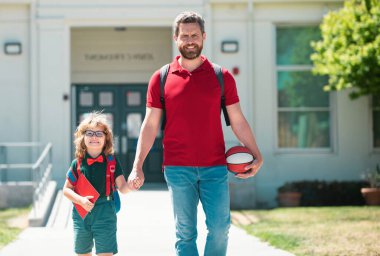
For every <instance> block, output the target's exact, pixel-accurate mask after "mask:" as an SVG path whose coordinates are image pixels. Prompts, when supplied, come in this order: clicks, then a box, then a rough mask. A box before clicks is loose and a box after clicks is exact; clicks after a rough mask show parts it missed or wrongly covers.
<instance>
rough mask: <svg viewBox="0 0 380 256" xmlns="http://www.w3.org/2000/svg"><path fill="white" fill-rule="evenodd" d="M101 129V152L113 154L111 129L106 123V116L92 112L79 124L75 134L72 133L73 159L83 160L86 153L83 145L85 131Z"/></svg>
mask: <svg viewBox="0 0 380 256" xmlns="http://www.w3.org/2000/svg"><path fill="white" fill-rule="evenodd" d="M95 127H101V128H103V129H104V136H105V141H104V147H103V152H104V154H105V155H111V154H113V153H114V148H113V134H112V130H111V127H110V125H109V123H108V121H107V118H106V116H105V115H104V114H103V113H101V112H97V111H95V112H92V113H90V114H89V115H88V116H86V117H85V119H84V120H83V121H82V122H80V124H79V125H78V127H77V129H76V131H75V133H74V144H75V157H76V158H83V157H84V155H85V153H86V145H85V143H84V136H85V132H86V130H89V129H91V128H95Z"/></svg>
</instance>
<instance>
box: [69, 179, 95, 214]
mask: <svg viewBox="0 0 380 256" xmlns="http://www.w3.org/2000/svg"><path fill="white" fill-rule="evenodd" d="M74 191H75V193H77V194H78V195H80V196H93V198H92V199H89V200H90V201H91V202H92V203H94V204H95V202H96V200H98V198H99V192H98V191H96V189H95V188H94V187H93V186H92V184H91V183H90V182H89V181H88V179H87V178H86V177H85V176H84V175H83V174H81V175H79V178H78V181H77V184H76V186H75V189H74ZM74 206H75V208H76V209H77V211H78V213H79V215H80V216H81V217H82V219H84V218H85V217H86V215H87V213H88V212H87V211H86V210H85V209H84V208H83V207H82V206H80V205H79V204H74Z"/></svg>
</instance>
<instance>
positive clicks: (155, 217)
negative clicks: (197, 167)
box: [0, 188, 292, 256]
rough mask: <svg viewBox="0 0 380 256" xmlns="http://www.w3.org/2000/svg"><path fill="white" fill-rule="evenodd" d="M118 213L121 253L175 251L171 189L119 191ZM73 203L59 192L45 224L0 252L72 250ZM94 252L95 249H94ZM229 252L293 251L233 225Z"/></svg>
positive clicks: (156, 255) (17, 255)
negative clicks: (248, 233)
mask: <svg viewBox="0 0 380 256" xmlns="http://www.w3.org/2000/svg"><path fill="white" fill-rule="evenodd" d="M121 200H122V208H121V211H120V212H119V213H118V244H119V254H118V255H128V256H171V255H173V256H174V255H175V252H174V248H173V247H174V243H175V235H174V221H173V217H172V210H171V202H170V197H169V193H168V191H167V190H165V189H162V188H161V189H160V190H142V191H138V192H133V193H129V194H127V195H121ZM71 205H72V204H71V202H69V201H68V200H67V199H66V198H65V197H63V196H62V193H61V192H59V193H58V196H57V200H56V204H55V206H54V208H53V211H52V213H51V217H50V219H49V222H48V224H47V226H46V227H44V228H27V229H26V230H24V231H23V232H22V233H21V234H20V236H19V238H18V239H17V240H16V241H15V242H13V243H11V244H10V245H8V246H6V247H5V248H3V249H2V250H1V251H0V255H1V256H24V255H25V256H26V255H40V256H47V255H55V256H68V255H75V254H74V253H73V237H72V236H73V232H72V221H71V207H72V206H71ZM201 209H202V208H201V206H200V207H199V211H198V212H199V214H198V232H199V236H198V240H197V241H198V248H199V252H200V255H203V249H204V244H205V239H206V232H207V231H206V226H205V224H204V221H205V216H204V214H203V211H202V210H201ZM94 255H95V253H94ZM228 255H229V256H253V255H257V256H292V254H290V253H288V252H284V251H281V250H278V249H275V248H273V247H270V246H268V245H267V244H265V243H263V242H260V241H259V240H258V239H257V238H255V237H252V236H250V235H247V234H246V233H245V231H243V230H241V229H239V228H237V227H235V226H231V229H230V240H229V247H228Z"/></svg>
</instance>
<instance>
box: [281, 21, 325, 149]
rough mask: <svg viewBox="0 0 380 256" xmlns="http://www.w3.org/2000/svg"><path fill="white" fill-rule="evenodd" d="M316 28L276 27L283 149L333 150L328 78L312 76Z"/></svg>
mask: <svg viewBox="0 0 380 256" xmlns="http://www.w3.org/2000/svg"><path fill="white" fill-rule="evenodd" d="M319 38H320V32H319V29H318V28H317V27H277V29H276V68H277V110H278V113H277V120H278V123H277V126H278V129H277V136H278V147H279V148H281V149H285V148H291V149H317V148H319V149H320V148H322V149H330V148H331V136H330V134H331V132H330V130H331V113H330V112H331V111H330V95H329V93H326V92H324V91H323V89H322V88H323V85H324V84H326V83H327V80H326V79H327V78H326V77H321V76H314V75H313V74H312V73H311V69H312V62H311V60H310V54H311V53H312V49H311V47H310V42H311V41H312V40H318V39H319Z"/></svg>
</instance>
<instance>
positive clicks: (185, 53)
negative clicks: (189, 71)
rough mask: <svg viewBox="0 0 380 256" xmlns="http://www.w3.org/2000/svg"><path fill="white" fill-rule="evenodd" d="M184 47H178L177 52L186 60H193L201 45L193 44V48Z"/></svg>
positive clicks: (199, 52)
mask: <svg viewBox="0 0 380 256" xmlns="http://www.w3.org/2000/svg"><path fill="white" fill-rule="evenodd" d="M185 48H186V46H183V47H179V52H180V53H181V55H182V57H183V58H185V59H188V60H193V59H196V58H198V57H199V56H200V55H201V53H202V49H203V45H194V48H193V49H191V50H189V49H185Z"/></svg>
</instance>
